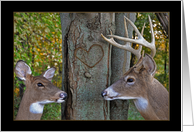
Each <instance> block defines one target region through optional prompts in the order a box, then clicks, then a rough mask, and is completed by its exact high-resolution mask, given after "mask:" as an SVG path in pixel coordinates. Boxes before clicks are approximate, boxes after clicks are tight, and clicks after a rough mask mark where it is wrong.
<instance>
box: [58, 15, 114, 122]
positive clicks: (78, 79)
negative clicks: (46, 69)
mask: <svg viewBox="0 0 194 132" xmlns="http://www.w3.org/2000/svg"><path fill="white" fill-rule="evenodd" d="M60 16H61V25H62V35H63V58H64V59H63V62H64V63H63V90H65V91H66V92H67V94H68V99H67V101H66V102H65V104H63V105H62V119H67V120H108V119H109V117H110V111H109V102H108V101H106V100H104V99H103V98H102V97H101V91H102V90H104V89H105V88H106V87H108V86H109V85H110V72H111V70H110V60H111V58H110V56H111V46H110V45H109V44H108V43H107V42H105V41H104V40H103V39H102V37H101V33H103V34H104V35H107V33H109V30H112V31H114V13H61V14H60Z"/></svg>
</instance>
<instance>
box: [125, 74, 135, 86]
mask: <svg viewBox="0 0 194 132" xmlns="http://www.w3.org/2000/svg"><path fill="white" fill-rule="evenodd" d="M125 79H126V82H127V83H128V84H134V83H135V78H134V77H132V76H127V77H126V78H125Z"/></svg>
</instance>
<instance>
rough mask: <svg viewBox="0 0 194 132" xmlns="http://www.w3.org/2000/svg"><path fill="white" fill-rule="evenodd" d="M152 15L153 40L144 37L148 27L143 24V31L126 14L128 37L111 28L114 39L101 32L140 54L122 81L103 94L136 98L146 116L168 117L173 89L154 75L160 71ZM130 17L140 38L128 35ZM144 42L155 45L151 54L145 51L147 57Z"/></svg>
mask: <svg viewBox="0 0 194 132" xmlns="http://www.w3.org/2000/svg"><path fill="white" fill-rule="evenodd" d="M148 17H149V23H150V30H151V43H149V42H147V41H146V40H145V39H144V38H143V29H144V27H143V28H142V33H140V32H139V30H138V29H137V27H136V26H135V25H134V24H133V22H131V21H130V20H129V19H128V18H127V17H125V16H124V27H125V37H120V36H116V35H112V32H111V35H108V36H109V37H110V39H108V38H106V37H104V36H103V35H102V34H101V36H102V37H103V39H104V40H106V41H107V42H108V43H110V44H112V45H114V46H116V47H118V48H121V49H124V50H127V51H130V52H131V53H133V54H135V55H136V56H137V58H138V61H137V63H136V64H135V65H134V66H133V67H131V68H130V69H129V70H128V71H127V72H126V73H125V74H124V75H123V76H122V77H121V78H120V79H119V80H118V81H116V82H115V83H113V84H112V85H111V86H109V87H108V88H106V89H105V90H103V91H102V93H101V95H102V97H104V99H105V100H115V99H122V100H127V99H133V101H134V104H135V106H136V108H137V110H138V111H139V112H140V114H141V115H142V117H143V118H144V119H146V120H168V119H169V111H168V109H169V108H168V103H169V102H168V101H169V93H168V91H167V90H166V88H165V87H164V86H163V85H162V84H161V83H160V82H159V81H158V80H156V79H155V78H154V75H155V72H156V63H155V61H154V59H153V58H154V56H155V53H156V48H155V38H154V32H153V28H152V22H151V19H150V16H148ZM126 20H127V21H128V22H129V23H130V25H131V26H132V27H133V28H134V30H135V32H136V33H137V35H138V39H130V38H128V32H127V26H126ZM144 26H145V24H144ZM114 38H116V39H118V40H122V41H124V42H125V44H124V45H120V44H118V43H117V42H116V41H114ZM130 42H131V43H136V44H139V48H138V49H137V50H136V49H133V48H132V47H131V45H130ZM142 46H145V47H147V48H149V49H151V55H149V54H145V57H144V51H143V53H142V55H141V50H142Z"/></svg>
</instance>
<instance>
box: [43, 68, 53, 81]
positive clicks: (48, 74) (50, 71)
mask: <svg viewBox="0 0 194 132" xmlns="http://www.w3.org/2000/svg"><path fill="white" fill-rule="evenodd" d="M55 70H56V68H55V67H52V68H49V69H48V70H46V71H45V72H44V73H43V77H45V78H46V79H48V80H49V81H51V80H52V78H53V76H54V75H55Z"/></svg>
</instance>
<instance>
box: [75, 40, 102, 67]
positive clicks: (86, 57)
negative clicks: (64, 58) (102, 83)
mask: <svg viewBox="0 0 194 132" xmlns="http://www.w3.org/2000/svg"><path fill="white" fill-rule="evenodd" d="M74 55H75V57H76V58H77V59H79V60H80V61H81V62H82V63H84V64H85V65H86V66H88V67H89V68H93V67H94V66H95V65H97V64H98V63H99V62H100V61H101V60H102V58H103V56H104V51H103V49H102V46H101V45H98V44H93V45H92V46H91V47H90V48H89V50H88V51H87V50H85V49H84V48H82V47H79V48H77V49H75V52H74Z"/></svg>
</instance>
